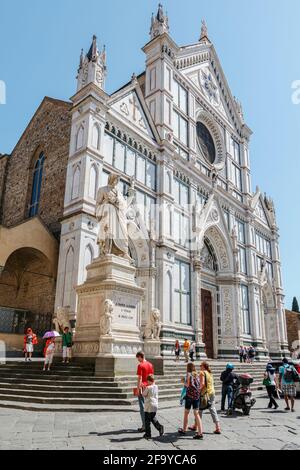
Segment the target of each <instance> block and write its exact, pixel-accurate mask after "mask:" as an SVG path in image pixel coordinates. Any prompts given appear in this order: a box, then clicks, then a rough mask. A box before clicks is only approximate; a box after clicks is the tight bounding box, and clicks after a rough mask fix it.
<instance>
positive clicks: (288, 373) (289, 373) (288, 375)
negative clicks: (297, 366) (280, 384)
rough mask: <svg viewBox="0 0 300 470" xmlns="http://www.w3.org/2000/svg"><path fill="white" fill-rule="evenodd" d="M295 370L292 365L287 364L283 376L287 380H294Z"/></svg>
mask: <svg viewBox="0 0 300 470" xmlns="http://www.w3.org/2000/svg"><path fill="white" fill-rule="evenodd" d="M294 376H295V373H294V370H293V367H292V366H287V367H285V368H284V372H283V377H284V380H285V382H294Z"/></svg>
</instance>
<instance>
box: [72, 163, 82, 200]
mask: <svg viewBox="0 0 300 470" xmlns="http://www.w3.org/2000/svg"><path fill="white" fill-rule="evenodd" d="M79 185H80V168H79V166H78V165H77V166H76V168H75V171H74V174H73V185H72V199H76V198H77V197H78V196H79Z"/></svg>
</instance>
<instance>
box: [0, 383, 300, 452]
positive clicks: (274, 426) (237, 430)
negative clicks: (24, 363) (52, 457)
mask: <svg viewBox="0 0 300 470" xmlns="http://www.w3.org/2000/svg"><path fill="white" fill-rule="evenodd" d="M256 398H257V403H256V405H255V408H254V409H252V411H251V415H250V417H246V416H242V415H241V414H240V413H238V412H237V413H236V414H235V415H234V416H232V417H226V416H224V415H222V417H221V425H222V431H223V432H222V435H220V436H216V435H214V434H213V429H214V428H213V424H212V421H211V418H210V415H209V413H208V414H207V412H206V413H205V414H204V430H205V435H204V440H203V441H195V440H193V439H192V435H193V433H189V434H187V435H186V436H184V437H181V436H178V434H177V432H176V431H177V429H178V427H180V426H181V425H182V416H183V408H181V407H179V406H177V404H176V403H175V404H174V406H173V407H171V408H166V405H165V407H164V408H162V407H161V409H160V411H159V419H160V421H161V422H162V423H163V424H164V425H165V436H163V437H161V438H159V437H157V432H156V430H153V437H154V439H153V440H152V441H145V440H144V439H143V438H142V435H141V434H139V433H137V432H136V429H137V428H138V427H139V426H140V418H139V413H138V412H137V408H135V411H134V412H132V413H126V412H113V413H109V412H102V413H62V412H53V413H49V412H34V411H22V410H13V409H4V408H0V449H1V450H4V449H24V450H26V449H34V450H35V449H43V450H44V449H50V450H51V449H53V450H55V449H62V450H68V449H76V450H78V449H82V450H89V449H91V450H92V449H93V450H100V449H102V450H111V449H113V450H115V449H130V450H131V449H141V450H149V451H151V450H156V451H159V450H195V449H199V450H200V449H232V450H236V449H253V450H257V449H271V450H272V449H278V450H279V449H300V404H299V401H298V403H297V402H296V412H295V413H291V412H286V411H284V410H283V408H284V402H283V400H281V401H280V408H279V409H278V410H277V411H273V410H271V411H270V410H268V409H266V405H267V398H266V397H265V396H264V394H262V392H260V393H257V395H256ZM162 405H163V404H162ZM217 405H219V403H218V401H217ZM168 406H170V404H168ZM190 422H192V416H191V417H190Z"/></svg>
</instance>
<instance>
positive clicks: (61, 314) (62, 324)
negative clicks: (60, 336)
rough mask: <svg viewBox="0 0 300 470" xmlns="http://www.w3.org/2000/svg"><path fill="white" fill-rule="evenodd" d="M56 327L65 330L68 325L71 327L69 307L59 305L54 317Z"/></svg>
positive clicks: (59, 330) (58, 330)
mask: <svg viewBox="0 0 300 470" xmlns="http://www.w3.org/2000/svg"><path fill="white" fill-rule="evenodd" d="M52 322H53V325H54V329H55V330H56V331H57V332H63V331H64V329H65V328H66V327H68V328H71V325H70V320H69V307H57V309H56V313H55V315H54V318H53V321H52Z"/></svg>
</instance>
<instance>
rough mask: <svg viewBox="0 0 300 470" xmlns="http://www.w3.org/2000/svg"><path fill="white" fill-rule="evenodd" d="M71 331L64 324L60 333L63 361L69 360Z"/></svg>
mask: <svg viewBox="0 0 300 470" xmlns="http://www.w3.org/2000/svg"><path fill="white" fill-rule="evenodd" d="M72 344H73V343H72V333H71V331H69V328H68V327H67V326H66V328H65V329H64V333H63V335H62V345H63V360H62V361H63V363H65V362H67V363H69V362H70V359H71V356H72Z"/></svg>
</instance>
